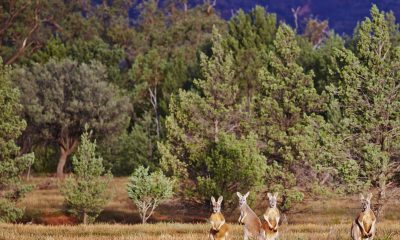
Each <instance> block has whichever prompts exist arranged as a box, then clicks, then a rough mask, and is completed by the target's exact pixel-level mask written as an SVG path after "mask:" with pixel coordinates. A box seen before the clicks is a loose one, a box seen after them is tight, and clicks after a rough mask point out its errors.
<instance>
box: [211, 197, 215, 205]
mask: <svg viewBox="0 0 400 240" xmlns="http://www.w3.org/2000/svg"><path fill="white" fill-rule="evenodd" d="M211 202H212V204H213V205H215V198H214V197H211Z"/></svg>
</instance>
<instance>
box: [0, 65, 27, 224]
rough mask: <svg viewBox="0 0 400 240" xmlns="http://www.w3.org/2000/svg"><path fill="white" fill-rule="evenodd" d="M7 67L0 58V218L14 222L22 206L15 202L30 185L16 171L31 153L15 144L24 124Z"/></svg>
mask: <svg viewBox="0 0 400 240" xmlns="http://www.w3.org/2000/svg"><path fill="white" fill-rule="evenodd" d="M10 74H11V69H10V68H9V67H7V66H4V65H3V61H2V60H1V58H0V221H1V222H15V221H16V220H18V219H19V218H21V217H22V215H23V213H24V210H23V209H21V208H19V207H17V205H16V203H17V202H18V200H20V199H21V198H22V197H24V195H25V193H27V192H28V191H29V190H30V189H31V188H30V186H27V185H25V184H23V183H22V182H21V179H20V175H21V174H22V173H23V172H24V171H26V169H27V168H28V167H29V166H30V165H32V163H33V160H34V155H33V154H27V155H22V156H21V155H20V153H19V147H18V146H17V145H16V144H15V141H16V140H17V138H18V137H19V136H20V135H21V132H22V131H23V130H24V129H25V127H26V122H25V121H24V120H23V119H22V118H21V116H20V112H21V110H22V105H21V104H20V103H19V98H20V93H19V91H18V89H16V88H14V87H13V86H12V84H11V79H10Z"/></svg>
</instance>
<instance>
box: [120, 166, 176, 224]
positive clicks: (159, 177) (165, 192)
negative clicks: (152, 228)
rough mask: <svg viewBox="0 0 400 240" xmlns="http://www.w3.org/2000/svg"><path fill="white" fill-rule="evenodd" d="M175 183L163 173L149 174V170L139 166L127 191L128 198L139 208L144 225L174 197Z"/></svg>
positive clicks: (131, 178) (130, 179) (130, 180)
mask: <svg viewBox="0 0 400 240" xmlns="http://www.w3.org/2000/svg"><path fill="white" fill-rule="evenodd" d="M173 189H174V181H173V180H171V179H170V178H168V177H166V176H164V174H163V173H162V172H161V171H156V172H152V173H150V172H149V168H145V167H143V166H139V167H138V168H137V169H136V170H135V171H134V172H133V174H132V176H131V177H130V178H129V182H128V185H127V186H126V190H127V192H128V197H129V198H130V199H131V200H132V202H133V203H134V204H135V205H136V207H137V208H138V211H139V214H140V217H141V219H142V223H146V222H147V220H148V219H149V218H150V217H151V215H152V214H153V213H154V210H155V209H156V208H157V206H158V205H159V204H160V203H161V202H162V201H165V200H167V199H169V198H171V197H172V195H173Z"/></svg>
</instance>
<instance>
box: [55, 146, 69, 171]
mask: <svg viewBox="0 0 400 240" xmlns="http://www.w3.org/2000/svg"><path fill="white" fill-rule="evenodd" d="M67 158H68V154H67V151H65V150H64V149H63V148H62V147H60V158H59V159H58V164H57V177H58V178H64V166H65V163H66V162H67Z"/></svg>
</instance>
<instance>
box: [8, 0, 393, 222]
mask: <svg viewBox="0 0 400 240" xmlns="http://www.w3.org/2000/svg"><path fill="white" fill-rule="evenodd" d="M100 2H101V3H100ZM214 7H215V6H214V5H213V4H212V1H204V3H203V4H199V5H195V6H193V7H190V6H189V5H188V2H187V1H181V0H170V1H162V2H160V1H157V0H145V1H139V2H136V1H132V0H118V1H117V0H116V1H60V0H49V1H46V3H43V4H35V3H34V1H21V0H12V1H7V3H6V2H5V3H1V5H0V19H2V20H4V22H5V25H3V26H2V29H0V38H1V46H0V55H1V56H2V57H3V58H4V59H6V61H5V63H2V64H1V71H2V72H1V74H2V75H1V77H2V82H1V84H2V85H1V86H0V87H1V90H2V91H4V93H5V94H6V95H4V96H5V97H4V96H0V100H1V101H4V102H7V104H9V105H7V104H2V105H1V106H0V107H2V111H1V112H0V118H1V122H0V127H1V130H2V131H0V148H1V149H0V150H1V152H0V160H2V161H3V162H4V165H1V166H0V174H2V172H4V174H11V175H10V176H12V178H10V179H13V178H15V179H17V178H18V177H19V176H20V174H21V173H22V172H23V171H24V169H26V167H28V166H29V165H31V164H32V158H31V157H27V156H25V155H21V154H24V153H28V152H32V151H33V152H35V155H36V157H37V160H36V163H35V164H34V166H33V170H34V171H35V172H39V173H40V172H57V174H58V176H59V177H62V176H63V173H64V172H69V171H71V163H70V161H69V159H70V156H72V155H73V153H74V152H75V151H76V147H77V146H78V145H79V138H80V136H81V134H82V133H83V132H84V126H85V124H89V126H90V127H91V129H93V135H94V137H95V138H96V139H98V140H99V149H98V150H99V152H100V153H101V155H102V156H103V157H104V162H103V163H101V164H104V166H105V167H106V168H107V169H109V170H110V171H111V172H112V173H113V174H115V175H121V176H127V175H130V174H131V173H132V172H134V171H135V174H136V175H137V176H139V175H138V174H141V176H143V178H144V177H149V176H152V174H149V172H155V173H157V174H161V173H160V172H159V171H161V170H163V172H164V173H165V174H166V175H167V176H168V177H170V178H171V179H174V180H179V181H177V183H179V184H180V185H177V186H176V189H175V190H179V191H177V192H176V196H177V197H181V198H184V199H186V200H192V201H196V202H199V201H200V202H205V201H207V199H209V197H210V195H223V196H224V199H226V203H227V205H228V206H229V205H230V204H232V203H233V200H234V199H235V198H233V193H234V192H236V191H239V192H246V191H251V192H252V193H259V192H262V191H264V190H266V189H268V190H271V191H272V190H275V191H279V192H280V193H281V194H280V196H282V200H281V202H280V203H281V204H280V207H281V210H283V211H286V210H290V208H291V207H292V206H293V204H294V203H295V202H298V201H301V200H302V199H303V197H304V193H305V192H309V193H311V194H324V193H327V192H334V193H339V194H341V193H352V192H357V191H361V190H363V189H365V188H370V187H377V189H378V190H379V194H378V200H379V204H378V205H379V206H378V212H382V206H383V205H384V203H385V201H386V198H387V196H388V195H389V193H388V191H390V189H391V188H392V187H393V186H396V185H397V184H398V179H399V177H398V176H399V170H400V169H399V168H400V165H399V162H400V140H399V139H400V138H399V131H400V129H399V125H400V95H399V92H400V91H399V90H400V89H399V88H400V81H399V79H400V78H399V77H400V76H399V73H398V69H399V66H400V48H399V43H400V40H399V39H400V31H399V25H398V24H397V23H396V19H395V17H394V14H393V13H391V12H388V13H385V12H380V11H379V10H378V9H377V7H376V6H373V7H372V8H371V17H370V18H366V19H365V20H364V21H362V22H360V23H359V24H358V26H357V27H356V29H355V30H354V34H353V36H345V37H342V36H340V35H338V34H336V33H335V32H334V31H333V30H332V29H329V22H328V21H321V20H318V19H312V18H310V19H309V20H308V22H306V23H305V24H303V25H301V24H302V23H301V22H298V24H300V26H297V28H296V29H292V28H291V27H290V26H288V25H286V24H285V23H279V22H278V20H277V19H278V17H279V16H277V15H276V14H274V13H270V12H268V11H267V10H266V9H265V8H263V7H260V6H257V7H255V8H254V9H252V10H250V11H249V12H248V13H246V12H244V11H238V12H237V13H235V14H234V15H233V16H232V18H231V19H230V20H229V21H225V20H223V19H221V18H220V17H219V15H218V12H217V11H216V9H214ZM132 13H134V14H133V15H135V16H134V17H133V16H132ZM13 16H14V17H13ZM11 64H14V66H13V70H12V71H11V69H10V67H9V66H8V65H11ZM9 78H11V79H12V81H10V80H9ZM12 84H14V86H12ZM17 88H18V89H19V91H17ZM3 89H4V90H3ZM19 92H20V94H19ZM18 101H20V102H19V103H18ZM3 108H4V109H3ZM10 109H12V110H10ZM19 113H21V114H20V115H18V114H19ZM4 114H5V115H4ZM23 119H24V120H23ZM25 122H26V124H25ZM85 141H86V140H85ZM15 143H17V144H18V145H19V146H20V147H21V151H20V152H21V154H20V153H19V147H17V145H16V144H15ZM81 144H83V143H81ZM87 144H88V143H87ZM82 147H83V146H82ZM3 148H4V150H3ZM89 150H90V151H91V149H86V150H80V152H78V155H77V157H76V158H78V159H80V157H81V155H82V154H84V152H85V151H89ZM1 154H3V155H1ZM23 156H24V157H23ZM28 156H30V155H28ZM57 156H58V157H57ZM96 159H97V158H96ZM25 160H26V161H25ZM2 164H3V163H2ZM75 164H77V163H75ZM99 164H100V163H99ZM101 166H103V165H101ZM3 168H4V171H3ZM101 168H102V169H103V167H101ZM9 169H12V171H10V172H8V171H9ZM135 169H136V170H135ZM155 173H154V174H155ZM7 176H8V175H7ZM157 176H158V175H157ZM163 176H164V175H163ZM158 177H160V178H161V175H159V176H158ZM0 178H1V179H3V177H2V176H0ZM137 178H138V177H137ZM7 179H8V177H7V178H6V177H5V178H4V180H1V183H2V184H3V185H4V189H17V190H18V189H19V187H18V188H15V187H14V186H11V185H10V184H9V182H8V180H7ZM69 181H70V180H69ZM166 181H167V180H166ZM168 181H170V180H169V179H168ZM14 182H18V181H13V183H14ZM141 184H142V183H141ZM6 186H7V187H6ZM18 186H19V185H18ZM134 187H136V186H135V184H133V185H132V184H131V186H130V188H134ZM142 187H148V186H146V185H145V184H142ZM168 187H169V186H168ZM165 188H166V189H159V190H160V191H161V190H165V191H167V192H169V191H170V190H169V188H167V186H165ZM7 191H8V190H7ZM10 191H11V190H10ZM171 191H172V190H171ZM12 192H14V190H12ZM17 192H18V193H19V192H21V193H23V192H25V191H24V190H21V191H19V190H18V191H17ZM11 195H12V194H11ZM7 196H8V195H7ZM253 197H254V196H253ZM135 198H136V197H135ZM6 199H7V198H6ZM132 199H134V197H132ZM4 206H5V207H7V206H11V205H7V204H4ZM145 206H147V205H146V204H145ZM152 206H153V205H152ZM149 208H152V207H149ZM18 214H19V213H18ZM19 215H20V214H19ZM142 217H143V219H146V218H148V215H146V214H145V213H143V214H142ZM13 219H15V218H13ZM13 219H11V218H10V220H13Z"/></svg>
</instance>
